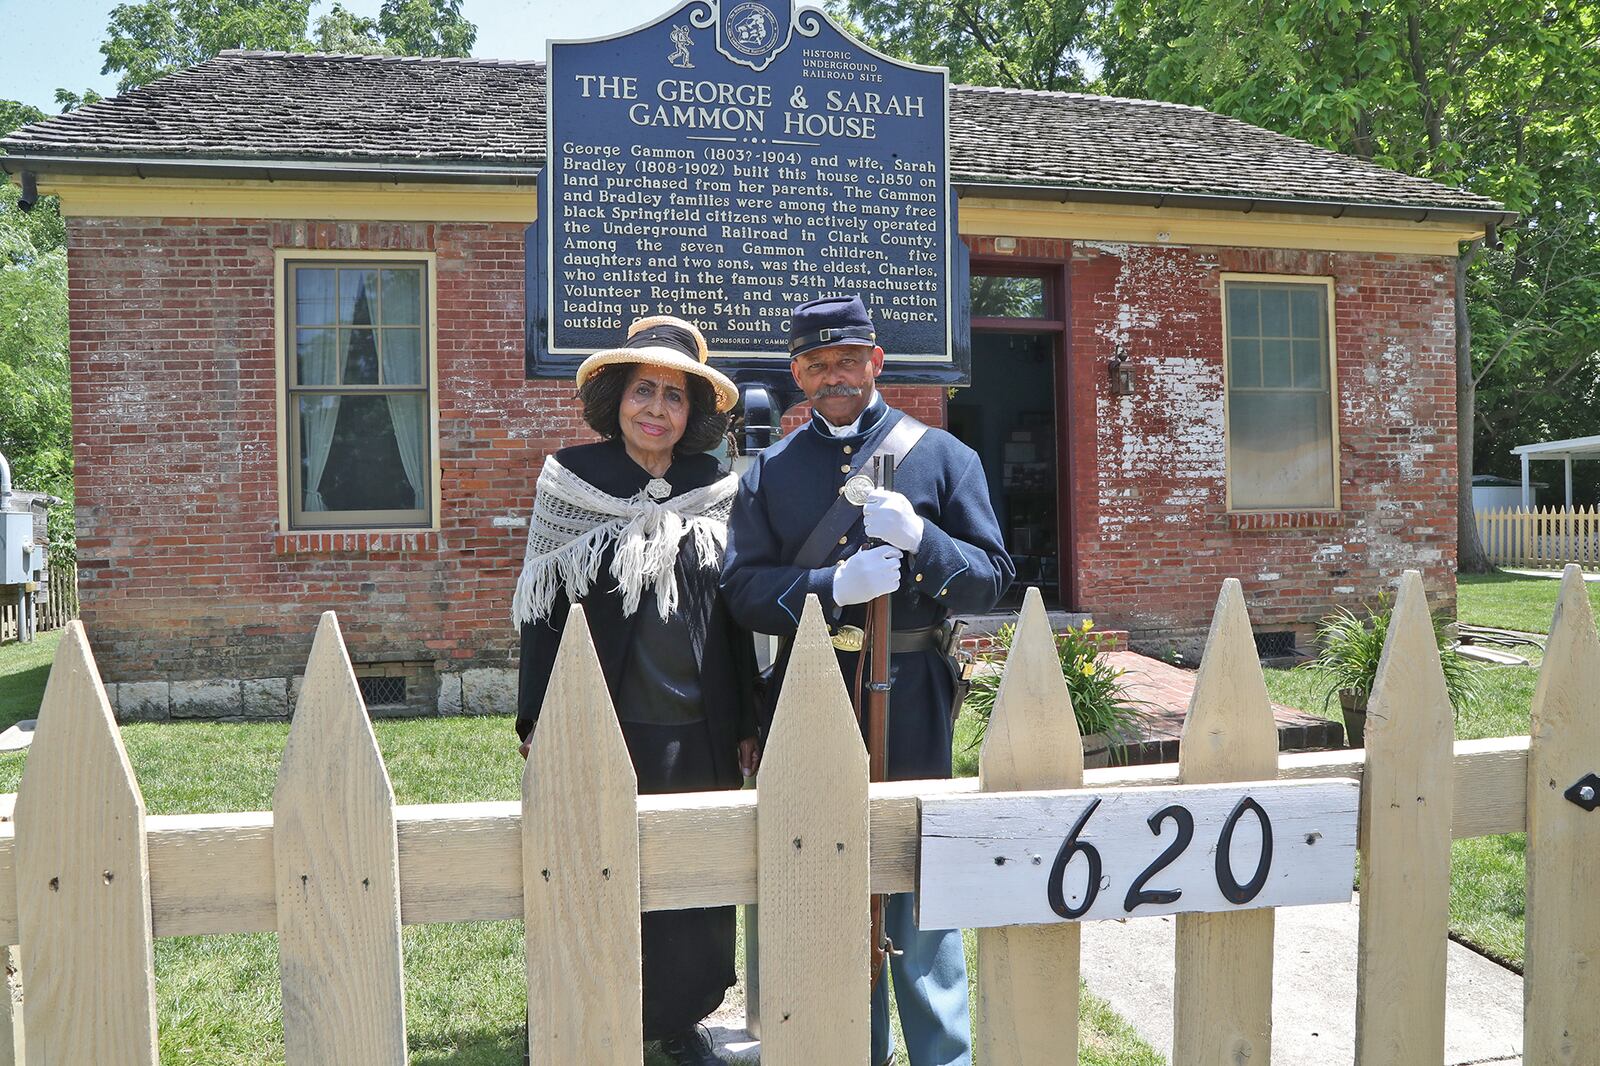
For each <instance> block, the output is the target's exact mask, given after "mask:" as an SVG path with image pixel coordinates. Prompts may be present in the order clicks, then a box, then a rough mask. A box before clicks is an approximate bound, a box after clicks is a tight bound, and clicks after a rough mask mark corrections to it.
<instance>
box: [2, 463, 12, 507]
mask: <svg viewBox="0 0 1600 1066" xmlns="http://www.w3.org/2000/svg"><path fill="white" fill-rule="evenodd" d="M10 506H11V464H10V463H8V462H6V453H5V452H0V511H5V510H8V509H9V508H10Z"/></svg>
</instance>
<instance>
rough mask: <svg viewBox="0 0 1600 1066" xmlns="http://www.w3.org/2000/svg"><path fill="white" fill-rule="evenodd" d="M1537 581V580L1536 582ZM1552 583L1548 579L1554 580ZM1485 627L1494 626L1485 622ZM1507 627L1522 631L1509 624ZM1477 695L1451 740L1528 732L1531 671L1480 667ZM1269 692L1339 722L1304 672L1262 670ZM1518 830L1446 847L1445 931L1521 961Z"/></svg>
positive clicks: (1522, 843) (1521, 844) (1335, 709)
mask: <svg viewBox="0 0 1600 1066" xmlns="http://www.w3.org/2000/svg"><path fill="white" fill-rule="evenodd" d="M1534 580H1537V579H1534ZM1552 584H1553V582H1552ZM1484 624H1495V623H1492V622H1487V623H1484ZM1505 628H1521V627H1510V626H1507V627H1505ZM1481 669H1482V670H1483V671H1484V673H1483V681H1484V685H1483V697H1482V699H1481V700H1480V701H1479V702H1478V703H1477V704H1475V705H1474V706H1472V707H1470V708H1468V709H1466V710H1464V711H1462V712H1461V713H1460V714H1459V715H1458V717H1457V719H1456V737H1457V738H1458V739H1461V740H1474V739H1478V738H1481V737H1507V736H1520V735H1523V734H1526V733H1527V732H1528V715H1529V707H1530V706H1531V705H1532V703H1533V689H1534V684H1535V682H1536V681H1537V680H1538V670H1537V669H1535V668H1534V667H1531V666H1504V667H1501V666H1486V667H1481ZM1266 675H1267V691H1268V692H1269V693H1271V695H1272V698H1273V699H1274V700H1276V701H1277V702H1279V703H1283V704H1286V705H1288V706H1290V707H1298V708H1300V709H1301V710H1304V711H1309V712H1311V713H1313V714H1321V715H1325V716H1327V717H1332V718H1335V719H1337V718H1338V717H1339V706H1338V701H1337V700H1334V701H1333V706H1332V709H1331V710H1329V709H1327V708H1326V706H1325V704H1324V702H1323V694H1324V692H1325V691H1326V690H1325V689H1324V688H1323V687H1321V685H1320V684H1319V683H1318V681H1317V676H1316V675H1315V674H1313V673H1311V672H1310V671H1308V670H1303V669H1300V670H1268V671H1266ZM1526 847H1527V842H1526V837H1525V835H1524V834H1522V833H1512V834H1507V835H1505V836H1491V837H1475V838H1472V839H1470V840H1458V841H1456V842H1455V843H1454V844H1453V845H1451V863H1450V927H1451V929H1453V930H1454V931H1456V932H1457V933H1460V934H1461V935H1462V936H1464V937H1465V938H1466V939H1467V940H1469V941H1471V942H1472V943H1474V944H1477V945H1479V946H1480V947H1483V948H1486V949H1488V950H1489V951H1492V952H1494V953H1495V954H1497V955H1499V956H1501V957H1503V958H1507V959H1511V960H1513V961H1515V962H1517V963H1519V964H1520V963H1521V962H1522V957H1523V953H1522V924H1523V911H1524V907H1525V899H1526V887H1525V876H1526V874H1525V869H1524V864H1523V854H1524V851H1525V849H1526Z"/></svg>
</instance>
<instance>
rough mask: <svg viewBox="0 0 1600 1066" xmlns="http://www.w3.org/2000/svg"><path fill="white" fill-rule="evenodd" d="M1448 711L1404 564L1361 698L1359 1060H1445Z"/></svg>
mask: <svg viewBox="0 0 1600 1066" xmlns="http://www.w3.org/2000/svg"><path fill="white" fill-rule="evenodd" d="M1454 723H1455V714H1454V711H1453V710H1452V709H1451V706H1450V699H1449V697H1448V696H1447V695H1446V694H1445V686H1444V673H1443V671H1442V670H1441V668H1440V666H1439V648H1438V644H1437V643H1436V641H1435V637H1434V631H1433V622H1432V620H1431V619H1430V617H1429V615H1428V600H1427V593H1426V592H1425V591H1424V590H1423V586H1422V575H1421V574H1419V573H1418V572H1417V571H1415V570H1407V571H1406V572H1405V574H1404V576H1402V577H1401V579H1400V591H1399V595H1398V596H1396V598H1395V604H1394V615H1393V619H1392V621H1391V622H1390V623H1389V635H1388V639H1387V640H1386V641H1385V643H1384V647H1383V657H1382V659H1381V660H1380V661H1379V664H1378V677H1377V681H1376V682H1375V683H1374V685H1373V689H1372V698H1371V700H1370V701H1369V703H1368V709H1367V736H1366V741H1367V773H1366V777H1365V779H1364V781H1363V783H1362V784H1363V788H1362V805H1361V933H1360V947H1359V956H1358V959H1357V982H1358V983H1357V988H1356V1063H1357V1064H1358V1066H1439V1063H1440V1062H1442V1061H1444V988H1445V985H1444V980H1445V969H1444V968H1445V944H1446V939H1445V937H1446V934H1447V932H1448V926H1449V912H1450V820H1451V805H1452V788H1451V777H1450V758H1451V737H1452V733H1453V730H1454Z"/></svg>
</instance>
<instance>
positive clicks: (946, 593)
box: [939, 589, 950, 596]
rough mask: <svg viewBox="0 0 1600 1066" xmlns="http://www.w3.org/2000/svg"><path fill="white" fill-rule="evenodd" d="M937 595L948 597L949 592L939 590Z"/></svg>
mask: <svg viewBox="0 0 1600 1066" xmlns="http://www.w3.org/2000/svg"><path fill="white" fill-rule="evenodd" d="M939 595H941V596H948V595H950V590H949V589H940V590H939Z"/></svg>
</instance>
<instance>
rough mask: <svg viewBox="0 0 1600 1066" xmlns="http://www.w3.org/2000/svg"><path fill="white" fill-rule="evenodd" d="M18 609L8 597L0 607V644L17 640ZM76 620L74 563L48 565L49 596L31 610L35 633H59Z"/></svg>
mask: <svg viewBox="0 0 1600 1066" xmlns="http://www.w3.org/2000/svg"><path fill="white" fill-rule="evenodd" d="M19 613H20V609H19V607H18V604H17V601H16V599H15V598H13V597H12V596H10V595H8V596H6V598H5V602H3V603H0V643H4V642H6V641H8V640H16V639H17V622H18V620H19V619H18V615H19ZM76 617H78V568H77V566H76V564H73V563H62V564H54V563H53V564H51V566H50V578H49V584H48V595H46V596H42V597H40V600H39V604H38V606H37V607H36V608H35V610H34V631H35V632H37V633H44V632H47V631H49V630H52V629H60V628H61V627H62V626H64V625H66V624H67V623H68V622H70V621H72V620H73V619H74V618H76Z"/></svg>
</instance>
